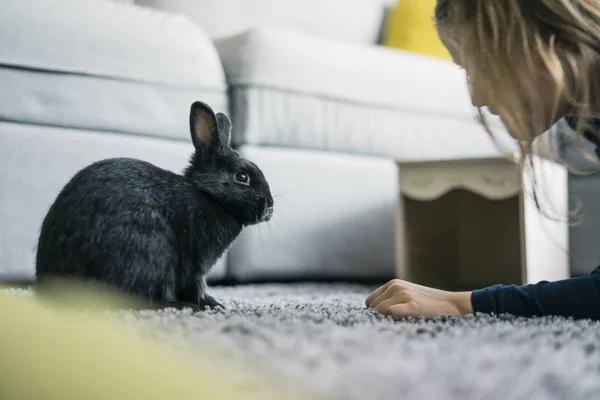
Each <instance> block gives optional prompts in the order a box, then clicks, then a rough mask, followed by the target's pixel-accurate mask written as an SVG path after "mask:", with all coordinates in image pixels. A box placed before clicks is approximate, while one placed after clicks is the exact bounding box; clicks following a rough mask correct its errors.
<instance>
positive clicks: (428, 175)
mask: <svg viewBox="0 0 600 400" xmlns="http://www.w3.org/2000/svg"><path fill="white" fill-rule="evenodd" d="M534 162H535V165H536V168H535V174H536V176H537V178H538V180H539V182H538V186H539V188H538V196H539V201H540V204H541V206H542V209H543V210H547V211H549V212H550V214H551V216H552V217H558V218H559V220H554V218H547V217H545V216H544V215H543V214H542V213H540V212H539V211H538V210H537V208H536V205H535V200H534V197H533V191H532V181H531V176H532V173H533V172H532V170H531V169H530V168H528V169H527V170H526V171H525V172H524V173H523V176H522V175H521V173H520V172H519V168H518V166H517V165H516V164H515V163H514V162H513V161H512V160H508V159H505V158H490V159H480V160H456V161H447V162H423V163H407V164H399V179H400V185H399V187H400V196H399V202H398V213H397V216H398V218H397V243H398V246H397V277H398V278H400V279H406V280H410V281H412V282H415V283H421V284H424V285H429V286H434V287H438V288H445V289H449V290H472V289H476V288H482V287H486V286H489V285H493V284H499V283H501V284H517V285H521V284H528V283H536V282H539V281H540V280H560V279H565V278H568V277H569V255H568V248H569V246H568V223H567V217H568V211H569V210H568V185H567V178H568V174H567V171H566V169H565V168H564V167H562V166H560V165H558V164H556V163H554V162H552V161H548V160H546V159H542V158H535V159H534Z"/></svg>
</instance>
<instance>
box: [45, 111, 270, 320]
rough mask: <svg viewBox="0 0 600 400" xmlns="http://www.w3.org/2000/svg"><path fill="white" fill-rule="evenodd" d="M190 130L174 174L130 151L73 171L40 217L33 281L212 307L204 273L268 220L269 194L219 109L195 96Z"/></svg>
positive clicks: (213, 302) (176, 304)
mask: <svg viewBox="0 0 600 400" xmlns="http://www.w3.org/2000/svg"><path fill="white" fill-rule="evenodd" d="M190 130H191V135H192V142H193V144H194V147H195V152H194V154H193V156H192V158H191V160H190V165H189V166H188V167H187V168H186V170H185V171H184V173H183V175H177V174H175V173H173V172H170V171H167V170H164V169H161V168H158V167H156V166H154V165H152V164H150V163H147V162H144V161H140V160H135V159H129V158H115V159H108V160H103V161H99V162H96V163H94V164H92V165H90V166H88V167H86V168H84V169H82V170H81V171H79V172H78V173H77V174H76V175H75V176H74V177H73V178H72V179H71V181H70V182H69V183H68V184H67V185H66V186H65V187H64V188H63V190H62V191H61V192H60V194H59V195H58V198H57V199H56V201H55V202H54V204H53V205H52V206H51V208H50V210H49V212H48V214H47V216H46V217H45V219H44V221H43V223H42V227H41V233H40V237H39V241H38V246H37V256H36V275H37V278H38V282H43V281H44V279H48V278H51V280H52V279H54V278H70V277H74V278H77V279H82V280H84V281H85V280H89V281H93V282H100V283H102V284H108V285H109V286H110V287H114V288H117V289H120V290H122V291H124V292H125V293H127V294H130V295H132V296H134V297H136V298H138V299H143V300H146V301H149V303H151V304H154V305H158V306H161V305H164V306H173V307H177V308H183V307H192V308H193V309H196V310H199V309H204V308H205V307H206V306H208V307H211V308H213V307H216V306H220V305H221V304H220V303H219V302H217V301H216V300H215V299H213V298H212V297H211V296H209V295H208V294H207V293H206V280H205V278H206V275H207V274H208V272H209V271H210V269H211V267H212V266H213V265H214V264H215V263H216V261H217V260H218V259H219V258H220V257H221V256H222V255H223V253H224V252H225V250H227V248H228V247H229V246H230V245H231V244H232V242H233V241H234V240H235V238H236V237H237V236H238V235H239V233H240V232H241V230H242V228H243V227H244V226H248V225H252V224H257V223H260V222H263V221H268V220H269V219H270V218H271V215H272V213H273V197H272V196H271V193H270V189H269V184H268V183H267V181H266V179H265V177H264V175H263V173H262V172H261V171H260V169H259V168H258V167H257V166H256V165H254V164H253V163H251V162H250V161H247V160H245V159H243V158H242V157H240V156H239V154H238V153H236V152H235V151H233V150H232V149H231V148H230V146H229V142H230V132H231V123H230V121H229V118H227V116H226V115H224V114H221V113H219V114H216V115H215V113H214V112H213V110H212V109H211V108H210V107H209V106H208V105H206V104H204V103H201V102H196V103H194V104H192V107H191V111H190Z"/></svg>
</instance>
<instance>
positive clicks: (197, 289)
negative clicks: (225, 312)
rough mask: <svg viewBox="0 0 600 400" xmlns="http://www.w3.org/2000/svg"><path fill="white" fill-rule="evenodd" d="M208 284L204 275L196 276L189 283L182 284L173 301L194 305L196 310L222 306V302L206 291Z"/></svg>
mask: <svg viewBox="0 0 600 400" xmlns="http://www.w3.org/2000/svg"><path fill="white" fill-rule="evenodd" d="M207 287H208V285H207V284H206V279H205V278H204V276H201V277H198V278H197V280H196V281H193V282H190V283H189V284H186V285H183V286H182V287H181V288H180V290H179V291H178V293H177V301H176V302H173V304H175V303H180V304H182V305H185V304H188V305H195V306H196V307H197V308H198V310H202V311H203V310H205V309H206V307H208V308H210V309H214V308H216V307H222V308H225V307H224V306H223V304H221V303H219V302H218V301H216V300H215V299H214V298H213V297H212V296H210V295H208V294H207V293H206V289H207Z"/></svg>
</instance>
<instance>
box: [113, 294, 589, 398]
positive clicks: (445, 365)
mask: <svg viewBox="0 0 600 400" xmlns="http://www.w3.org/2000/svg"><path fill="white" fill-rule="evenodd" d="M370 289H371V288H366V287H362V286H353V285H342V284H339V285H324V284H299V285H256V286H242V287H217V288H211V289H210V293H211V294H212V295H213V296H214V297H215V298H216V299H217V300H219V301H222V302H223V303H224V304H225V305H226V306H227V308H228V310H227V311H224V312H223V311H218V312H206V313H198V314H195V315H193V314H192V313H191V312H190V311H189V310H184V311H175V310H166V311H143V312H139V313H133V312H125V313H121V317H122V320H123V321H124V322H125V323H126V324H127V325H129V326H131V327H134V328H135V329H140V330H142V331H143V332H145V333H148V334H150V335H152V336H153V337H154V338H156V339H159V340H161V341H164V342H165V343H171V344H174V343H176V344H177V346H179V347H180V348H183V347H185V348H188V349H190V350H192V352H193V351H202V348H204V347H206V346H207V345H209V346H210V347H211V348H213V349H214V348H218V349H219V351H220V353H221V354H222V355H223V356H224V357H225V358H229V359H232V360H234V361H236V362H241V363H247V364H245V365H251V366H252V367H251V368H252V369H253V370H254V371H261V372H262V373H264V374H265V376H267V377H268V379H271V380H272V381H273V382H275V381H277V382H281V383H283V384H285V385H286V387H287V388H288V390H290V391H292V390H295V389H294V388H298V387H308V388H310V389H311V390H312V391H314V392H315V393H317V394H322V395H324V396H325V397H326V398H330V399H381V400H390V399H411V400H415V399H427V400H429V399H436V400H445V399H453V400H455V399H456V400H458V399H460V400H468V399H477V400H480V399H486V400H494V399H498V400H500V399H502V400H507V399H523V400H525V399H527V400H538V399H565V400H567V399H568V400H576V399H600V323H593V322H589V321H570V320H565V319H560V318H544V319H533V320H527V319H518V318H512V317H500V318H494V317H490V316H478V317H468V318H464V319H461V318H440V319H439V320H437V321H431V322H426V321H421V320H406V321H399V322H394V321H391V320H389V319H385V318H383V317H381V316H380V315H378V314H376V313H375V312H373V311H369V310H366V309H365V307H364V300H365V298H366V296H367V295H368V294H369V293H370ZM188 346H189V347H188ZM192 354H193V353H192ZM224 375H227V374H226V372H225V371H224ZM228 379H232V380H237V384H239V381H240V380H243V379H244V377H240V376H233V374H230V375H229V378H228ZM248 379H251V378H248ZM252 379H253V378H252ZM248 384H251V383H248Z"/></svg>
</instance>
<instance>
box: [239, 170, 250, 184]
mask: <svg viewBox="0 0 600 400" xmlns="http://www.w3.org/2000/svg"><path fill="white" fill-rule="evenodd" d="M235 180H236V181H238V182H240V183H243V184H246V185H248V184H250V177H249V176H248V174H245V173H243V172H238V173H237V174H235Z"/></svg>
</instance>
